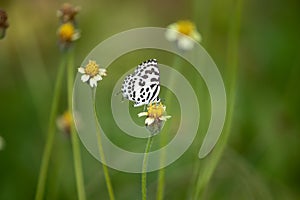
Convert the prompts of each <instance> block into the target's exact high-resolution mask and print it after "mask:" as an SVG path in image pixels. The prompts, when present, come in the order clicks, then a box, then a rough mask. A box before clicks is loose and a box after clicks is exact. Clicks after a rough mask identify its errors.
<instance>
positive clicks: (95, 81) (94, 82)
mask: <svg viewBox="0 0 300 200" xmlns="http://www.w3.org/2000/svg"><path fill="white" fill-rule="evenodd" d="M90 86H91V87H94V86H95V87H97V80H96V79H95V78H91V79H90Z"/></svg>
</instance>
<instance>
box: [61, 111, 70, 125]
mask: <svg viewBox="0 0 300 200" xmlns="http://www.w3.org/2000/svg"><path fill="white" fill-rule="evenodd" d="M62 118H63V120H64V123H65V125H67V126H70V124H71V122H72V115H71V113H70V112H69V111H66V112H65V113H64V114H63V116H62Z"/></svg>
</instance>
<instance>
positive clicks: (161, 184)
mask: <svg viewBox="0 0 300 200" xmlns="http://www.w3.org/2000/svg"><path fill="white" fill-rule="evenodd" d="M179 63H180V58H179V57H178V56H176V57H175V58H174V61H173V66H172V67H174V66H178V70H179V71H180V70H181V67H180V65H179ZM174 81H175V80H174V79H173V77H170V80H169V84H174ZM170 98H171V92H170V91H168V92H167V93H166V95H165V105H169V104H170V103H171V100H170ZM165 132H166V131H163V133H162V134H161V136H160V145H161V146H163V145H164V144H165V142H166V136H167V134H164V133H165ZM165 158H166V152H165V150H164V149H163V150H161V152H160V161H159V162H160V166H164V163H165ZM156 190H157V192H156V199H157V200H162V199H163V198H164V190H165V169H164V168H161V169H159V171H158V184H157V189H156Z"/></svg>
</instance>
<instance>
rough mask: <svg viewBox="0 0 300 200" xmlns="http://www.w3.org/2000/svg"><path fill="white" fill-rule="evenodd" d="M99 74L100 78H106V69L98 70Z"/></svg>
mask: <svg viewBox="0 0 300 200" xmlns="http://www.w3.org/2000/svg"><path fill="white" fill-rule="evenodd" d="M99 74H100V76H107V74H106V69H102V68H100V69H99Z"/></svg>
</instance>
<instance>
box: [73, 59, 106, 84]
mask: <svg viewBox="0 0 300 200" xmlns="http://www.w3.org/2000/svg"><path fill="white" fill-rule="evenodd" d="M78 72H79V73H81V74H83V75H82V76H81V80H82V82H84V83H85V82H89V84H90V86H91V87H92V88H93V87H97V82H98V81H101V80H102V76H107V74H106V69H102V68H99V65H98V64H97V63H96V61H93V60H90V61H89V63H88V64H87V65H86V66H85V67H79V68H78Z"/></svg>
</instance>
